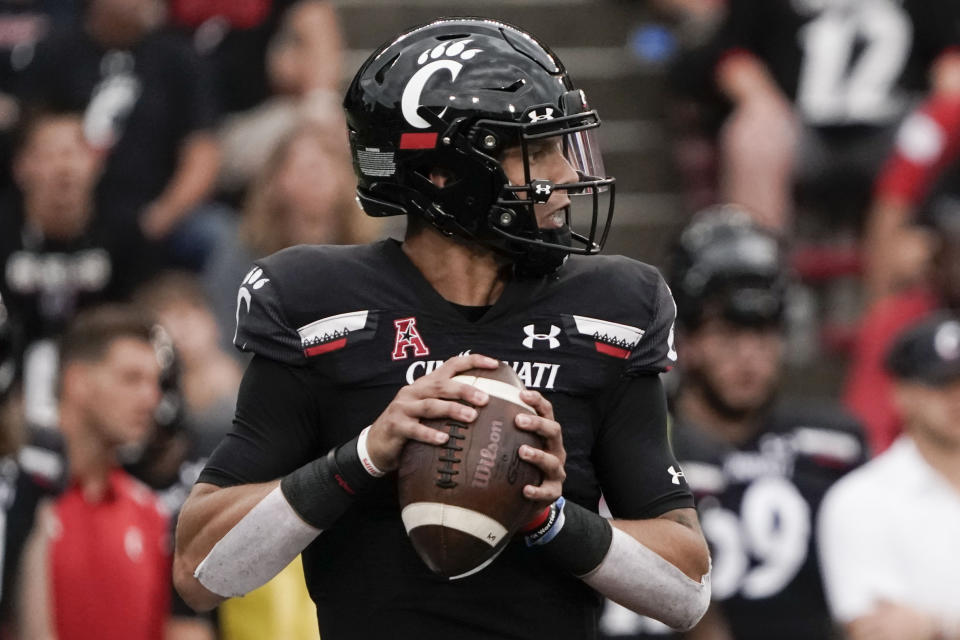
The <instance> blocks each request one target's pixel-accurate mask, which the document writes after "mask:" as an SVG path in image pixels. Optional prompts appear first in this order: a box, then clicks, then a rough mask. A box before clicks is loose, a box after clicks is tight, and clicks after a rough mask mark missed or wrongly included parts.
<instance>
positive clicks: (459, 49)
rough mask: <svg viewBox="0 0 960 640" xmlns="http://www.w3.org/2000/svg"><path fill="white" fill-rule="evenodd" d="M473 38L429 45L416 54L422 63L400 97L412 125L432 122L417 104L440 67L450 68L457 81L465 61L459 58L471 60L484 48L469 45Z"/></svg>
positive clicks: (451, 79) (452, 79)
mask: <svg viewBox="0 0 960 640" xmlns="http://www.w3.org/2000/svg"><path fill="white" fill-rule="evenodd" d="M470 42H471V41H470V40H469V39H468V40H457V41H456V42H441V43H440V44H438V45H437V46H435V47H433V48H432V49H428V50H427V51H424V52H423V53H421V54H420V57H419V58H417V64H418V65H423V66H421V67H420V68H419V69H418V70H417V72H416V73H414V74H413V75H412V76H411V77H410V81H409V82H407V86H406V87H404V89H403V95H402V96H401V97H400V109H401V111H402V113H403V118H404V120H406V121H407V122H408V123H410V126H412V127H416V128H417V129H427V128H429V127H430V123H429V122H427V121H426V120H424V119H423V118H422V117H420V115H419V114H417V108H418V107H419V106H420V94H421V93H423V88H424V87H425V86H426V84H427V81H428V80H430V78H432V77H433V74H435V73H436V72H437V71H440V70H441V69H446V70H447V71H449V72H450V82H455V81H456V79H457V76H458V75H460V70H461V69H463V63H462V62H460V60H464V61H466V60H472V59H473V58H474V56H476V55H477V54H478V53H481V51H482V50H481V49H468V48H467V45H468V44H470Z"/></svg>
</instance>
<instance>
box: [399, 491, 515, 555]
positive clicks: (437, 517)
mask: <svg viewBox="0 0 960 640" xmlns="http://www.w3.org/2000/svg"><path fill="white" fill-rule="evenodd" d="M400 517H401V518H403V526H404V527H406V529H407V534H409V533H410V532H411V531H413V530H414V529H416V528H417V527H424V526H427V525H436V526H440V527H449V528H450V529H456V530H457V531H462V532H463V533H467V534H470V535H472V536H473V537H474V538H477V539H479V540H482V541H483V542H486V543H487V544H489V545H490V546H491V547H495V546H497V543H499V542H500V541H501V540H503V538H504V536H506V535H507V529H506V527H504V526H503V525H502V524H500V523H499V522H497V521H496V520H494V519H493V518H491V517H490V516H486V515H484V514H482V513H480V512H478V511H473V510H472V509H465V508H463V507H457V506H454V505H451V504H443V503H442V502H414V503H412V504H408V505H407V506H405V507H404V508H403V511H401V512H400Z"/></svg>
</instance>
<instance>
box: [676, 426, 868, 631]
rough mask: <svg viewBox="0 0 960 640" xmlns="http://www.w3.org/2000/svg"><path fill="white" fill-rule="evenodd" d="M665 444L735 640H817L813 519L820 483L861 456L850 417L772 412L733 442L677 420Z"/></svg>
mask: <svg viewBox="0 0 960 640" xmlns="http://www.w3.org/2000/svg"><path fill="white" fill-rule="evenodd" d="M673 445H674V449H675V451H676V452H677V458H678V460H680V466H681V467H682V469H683V472H684V474H685V475H686V477H687V481H688V482H689V483H690V487H691V489H692V490H693V492H694V495H695V496H696V499H697V509H698V511H699V513H700V522H701V525H702V527H703V533H704V535H705V536H706V538H707V542H708V543H709V545H710V549H711V555H712V557H713V600H714V602H716V603H719V606H720V608H721V610H722V612H723V613H724V616H725V618H726V619H727V621H728V623H729V625H730V628H731V630H732V631H733V635H734V637H736V638H737V639H738V640H751V639H755V640H761V639H768V638H777V639H778V640H791V639H796V640H801V639H802V640H820V639H822V640H827V639H829V638H833V637H834V635H833V630H832V622H831V618H830V613H829V611H828V609H827V605H826V601H825V599H824V595H823V587H822V584H821V578H820V570H819V567H818V563H817V553H816V546H815V535H814V534H815V522H816V515H817V512H818V510H819V508H820V502H821V500H822V499H823V496H824V494H825V493H826V491H827V489H829V488H830V486H831V485H832V484H833V483H834V482H836V481H837V480H838V479H839V478H840V477H842V476H843V475H844V474H845V473H847V472H848V471H850V470H851V469H853V468H854V467H856V466H857V465H859V464H860V463H862V462H863V461H864V460H865V459H866V455H867V450H866V447H865V445H864V440H863V434H862V432H861V430H860V428H859V425H857V423H856V422H854V421H853V419H852V418H849V417H847V416H846V415H845V414H842V413H839V412H833V411H830V410H819V411H812V410H804V411H798V410H789V409H783V410H778V411H774V412H773V413H772V414H771V415H769V416H768V417H767V419H766V421H765V424H764V426H763V428H762V430H761V431H760V435H758V436H757V437H755V438H754V439H752V440H750V441H749V442H747V443H745V444H743V445H742V446H739V447H734V446H732V445H730V444H728V443H726V442H724V441H721V440H720V439H718V438H717V437H715V436H713V435H711V434H710V433H708V432H706V431H704V430H701V429H700V428H698V427H697V426H696V425H693V424H691V423H689V422H685V421H683V420H682V419H681V420H679V421H678V424H677V425H676V426H675V427H674V431H673Z"/></svg>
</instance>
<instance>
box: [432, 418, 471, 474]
mask: <svg viewBox="0 0 960 640" xmlns="http://www.w3.org/2000/svg"><path fill="white" fill-rule="evenodd" d="M445 426H446V427H447V429H448V430H449V431H448V432H449V435H450V439H449V440H447V443H446V444H445V445H444V446H443V447H442V448H443V453H442V454H441V455H440V458H439V460H440V462H442V463H443V465H442V466H441V467H440V468H439V469H437V474H438V475H439V477H438V478H437V486H438V487H440V488H441V489H453V488H454V487H456V486H457V483H456V482H454V480H453V476H455V475H457V474H459V473H460V471H459V470H457V469H454V468H453V465H455V464H460V462H462V460H461V459H460V458H458V457H456V454H457V452H459V451H463V447H461V446H458V444H457V440H466V439H467V437H466V436H464V435H461V434H460V433H459V432H458V431H457V430H458V429H466V428H467V425H465V424H460V423H459V422H447V423H446V425H445Z"/></svg>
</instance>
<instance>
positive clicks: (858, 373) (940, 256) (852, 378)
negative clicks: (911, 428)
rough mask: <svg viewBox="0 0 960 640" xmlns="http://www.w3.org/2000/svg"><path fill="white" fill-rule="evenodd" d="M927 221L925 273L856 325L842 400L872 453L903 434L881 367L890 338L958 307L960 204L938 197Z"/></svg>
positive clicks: (878, 304)
mask: <svg viewBox="0 0 960 640" xmlns="http://www.w3.org/2000/svg"><path fill="white" fill-rule="evenodd" d="M926 221H927V222H928V224H929V225H930V226H931V227H932V229H933V233H930V231H929V230H924V231H923V233H927V234H929V235H930V237H931V239H932V241H933V243H932V244H933V246H934V247H935V250H934V255H933V261H932V266H931V268H930V269H929V274H928V275H927V276H926V277H925V278H924V279H923V280H921V281H919V282H918V283H917V284H915V286H913V287H911V288H908V289H906V290H904V291H902V292H900V293H897V294H893V295H886V296H884V297H882V298H880V299H878V300H876V301H875V302H874V304H872V305H871V306H870V308H869V309H868V310H867V312H866V314H865V315H864V318H863V321H862V322H861V325H860V331H859V334H858V336H857V341H856V343H855V345H854V351H853V357H852V360H851V364H850V370H849V373H848V377H847V383H846V389H845V390H844V401H845V403H846V405H847V407H848V408H849V409H850V410H851V411H852V412H853V413H854V414H856V415H857V417H858V418H860V419H861V420H862V421H863V423H864V425H865V427H866V431H867V436H868V439H869V441H870V446H871V449H872V450H873V453H874V454H878V453H881V452H883V451H884V450H886V448H887V447H889V446H890V444H891V443H893V441H894V440H895V439H896V437H897V436H898V435H899V434H900V431H901V419H900V415H899V412H898V411H897V409H896V407H895V405H894V402H893V397H894V396H893V380H892V379H891V377H890V375H889V374H888V373H887V371H886V370H885V368H884V366H883V358H884V354H886V353H887V351H888V350H889V348H890V346H891V344H892V343H893V339H894V338H895V337H896V336H897V335H898V334H899V333H900V332H901V331H902V330H903V329H905V328H906V327H907V326H909V325H911V324H913V323H914V322H916V321H918V320H919V319H920V318H923V317H924V316H926V315H928V314H929V313H930V312H932V311H934V310H936V309H939V308H949V309H960V201H957V200H954V199H951V198H941V199H939V200H937V201H936V202H935V203H934V204H933V205H932V206H930V207H929V214H928V215H927V216H926Z"/></svg>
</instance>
